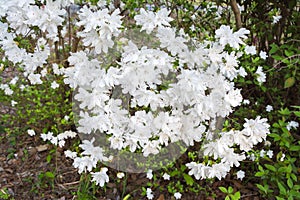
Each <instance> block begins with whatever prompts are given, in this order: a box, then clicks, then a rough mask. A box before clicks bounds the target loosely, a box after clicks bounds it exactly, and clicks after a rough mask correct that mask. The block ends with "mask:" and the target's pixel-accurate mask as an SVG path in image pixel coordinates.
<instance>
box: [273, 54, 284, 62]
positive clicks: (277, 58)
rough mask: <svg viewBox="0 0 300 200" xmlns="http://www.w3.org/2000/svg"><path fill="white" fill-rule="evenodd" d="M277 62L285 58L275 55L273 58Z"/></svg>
mask: <svg viewBox="0 0 300 200" xmlns="http://www.w3.org/2000/svg"><path fill="white" fill-rule="evenodd" d="M272 57H273V58H274V59H275V60H280V61H281V60H283V59H284V58H283V57H282V56H279V55H274V56H272Z"/></svg>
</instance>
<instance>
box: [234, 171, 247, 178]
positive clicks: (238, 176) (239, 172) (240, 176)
mask: <svg viewBox="0 0 300 200" xmlns="http://www.w3.org/2000/svg"><path fill="white" fill-rule="evenodd" d="M236 177H237V178H238V179H241V180H243V178H244V177H245V172H244V171H243V170H239V171H238V172H237V173H236Z"/></svg>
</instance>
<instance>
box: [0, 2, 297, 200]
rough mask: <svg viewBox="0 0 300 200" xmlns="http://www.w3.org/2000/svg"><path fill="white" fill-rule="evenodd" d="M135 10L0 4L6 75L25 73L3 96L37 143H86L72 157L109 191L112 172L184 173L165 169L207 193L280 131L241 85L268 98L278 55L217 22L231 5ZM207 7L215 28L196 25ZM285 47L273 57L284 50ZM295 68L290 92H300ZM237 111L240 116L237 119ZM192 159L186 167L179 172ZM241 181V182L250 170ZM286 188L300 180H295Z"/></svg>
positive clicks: (11, 80)
mask: <svg viewBox="0 0 300 200" xmlns="http://www.w3.org/2000/svg"><path fill="white" fill-rule="evenodd" d="M0 2H1V1H0ZM133 4H134V2H131V1H124V2H119V4H118V5H117V3H116V2H115V4H114V3H112V2H106V1H87V2H85V1H80V2H74V1H63V0H61V1H52V0H49V1H46V2H40V1H34V0H27V1H17V0H16V1H10V2H9V3H7V2H5V3H4V2H1V4H0V8H1V9H2V10H1V12H0V13H1V17H2V20H1V22H0V27H1V34H0V47H1V53H2V61H1V66H2V68H3V69H2V71H8V70H9V69H13V70H14V71H15V72H14V75H17V76H15V77H8V78H3V79H2V83H1V85H0V88H1V92H2V94H3V97H1V98H3V100H5V101H6V102H8V103H10V104H11V106H12V107H13V108H14V109H12V111H11V112H12V113H9V114H7V115H5V116H6V118H7V119H6V121H11V122H12V123H13V124H11V125H16V124H14V122H15V121H18V122H22V123H23V124H26V126H25V128H24V127H22V128H24V130H26V132H28V134H29V135H31V136H33V137H41V138H42V140H44V141H48V142H50V143H52V144H53V145H56V146H59V147H61V148H63V147H64V145H65V143H66V142H67V140H68V138H75V137H76V136H79V137H80V139H81V140H82V142H81V143H80V144H77V148H73V149H71V150H70V149H69V150H67V149H66V150H65V152H64V153H65V156H66V157H68V158H70V159H72V160H73V166H74V167H75V168H77V169H78V173H79V174H85V173H88V174H90V176H91V178H90V179H89V180H91V181H92V182H93V184H95V185H98V186H100V187H105V186H106V184H107V183H108V182H109V181H110V180H111V179H114V178H115V177H114V178H113V177H111V176H109V174H110V172H109V168H111V169H114V170H117V171H119V172H120V173H118V174H116V175H117V176H118V178H119V176H120V177H121V178H122V177H123V176H124V174H122V172H130V173H138V172H147V177H148V178H149V179H152V177H153V174H152V172H153V173H154V170H158V169H162V168H165V170H166V171H168V170H171V171H172V170H173V171H177V172H170V175H169V174H168V173H165V174H164V175H162V176H164V180H168V179H170V176H171V177H176V176H181V175H182V176H183V177H184V180H185V182H186V183H187V184H188V185H190V186H193V187H191V188H193V190H194V191H196V190H200V189H199V188H200V187H199V186H197V185H196V181H197V180H200V179H201V180H202V179H210V180H213V178H217V179H219V180H221V179H222V178H225V177H226V176H227V174H229V173H230V171H231V169H232V168H235V169H236V168H238V167H240V166H241V163H242V162H243V161H245V160H246V159H252V158H251V155H252V154H255V152H256V145H257V144H259V143H262V142H263V141H266V139H267V136H268V135H269V134H270V125H269V123H268V119H267V117H268V116H267V115H265V116H262V115H261V114H260V113H259V110H255V109H253V112H252V113H251V115H249V113H246V112H245V111H244V112H243V108H245V109H246V110H247V109H248V110H250V109H252V108H250V106H247V105H248V104H249V100H248V99H243V95H242V94H243V93H244V92H243V90H242V87H244V88H245V89H246V90H247V89H248V87H250V86H251V85H253V84H254V85H256V88H257V90H261V91H263V92H265V91H266V90H267V89H266V87H265V86H264V84H265V82H266V74H265V72H264V68H263V64H264V63H265V60H266V59H267V57H268V55H267V53H266V52H265V51H264V50H262V49H258V48H257V47H256V46H254V45H253V44H251V43H250V42H249V39H248V36H249V35H252V34H253V33H250V31H249V30H248V29H246V28H240V27H238V28H237V29H233V28H232V27H230V26H229V25H226V24H221V23H219V22H220V21H219V20H218V19H220V18H221V17H222V15H225V14H226V12H225V11H224V10H222V9H221V8H222V7H221V6H217V5H214V4H203V5H201V6H199V7H197V6H194V5H193V4H192V3H184V2H181V3H180V2H179V3H178V4H176V5H174V4H168V2H167V3H166V4H165V5H164V4H162V3H161V4H147V5H144V4H143V3H140V5H135V4H134V5H133ZM138 4H139V3H138ZM139 6H141V7H139ZM178 8H180V9H179V10H180V11H178V13H176V15H174V12H173V11H174V10H176V9H178ZM189 9H190V10H193V9H194V10H195V13H196V11H197V10H199V12H197V14H195V13H194V15H192V16H191V17H189V16H186V15H185V12H183V11H184V10H189ZM240 10H241V8H240ZM128 11H131V13H126V12H128ZM206 11H209V12H212V13H214V14H211V15H207V18H208V19H209V18H213V19H215V20H216V23H214V25H215V27H214V28H212V29H210V30H206V29H208V27H209V26H207V25H203V26H201V24H200V25H198V22H199V23H202V22H203V21H205V18H204V19H200V18H199V16H200V15H201V13H205V12H206ZM216 11H218V12H216ZM201 20H202V21H201ZM276 20H278V18H274V23H275V22H276V23H277V21H276ZM225 22H226V21H225ZM225 22H224V23H225ZM203 24H205V23H204V22H203ZM187 27H189V28H188V29H187ZM203 33H204V34H203ZM250 39H251V38H250ZM276 47H277V46H273V48H274V50H272V52H271V54H274V53H276V52H279V50H278V48H276ZM275 48H276V49H275ZM283 51H284V50H283ZM284 52H285V55H286V56H289V59H287V60H289V63H287V62H284V63H285V64H287V65H288V67H290V68H293V67H294V66H293V64H294V63H295V62H294V61H295V59H296V58H297V56H293V55H294V54H297V53H298V51H297V50H296V48H293V49H292V50H291V49H288V50H286V51H284ZM292 54H293V55H292ZM273 57H274V58H275V59H276V56H273ZM296 69H297V67H295V72H294V73H293V74H292V75H291V77H293V80H291V77H287V79H286V82H287V83H286V84H285V87H286V88H289V87H292V86H293V85H294V84H295V80H296V79H297V78H296V77H297V73H298V72H297V71H296ZM291 82H293V83H291ZM249 98H251V99H250V100H251V102H253V101H256V100H257V101H259V100H260V99H259V98H258V99H255V98H253V97H249ZM261 100H262V99H261ZM32 108H33V109H32ZM49 109H51V110H49ZM236 109H238V116H239V117H240V118H239V119H237V120H236V121H234V120H231V121H230V120H228V119H229V117H230V116H232V115H234V111H235V110H236ZM257 109H260V108H257ZM47 110H49V111H47ZM46 113H47V114H46ZM9 119H10V120H9ZM26 119H27V120H26ZM225 119H227V120H225ZM241 119H242V120H241ZM41 122H42V123H41ZM224 122H225V123H224ZM234 122H235V123H236V124H234ZM295 123H297V122H295ZM6 125H7V124H6ZM294 126H295V124H294ZM20 127H21V126H20ZM275 127H276V125H275ZM35 135H36V136H35ZM37 135H39V136H37ZM270 137H272V138H275V137H276V136H275V135H274V134H270ZM291 142H294V141H291ZM191 148H194V151H191ZM185 152H187V154H188V159H187V162H186V163H181V167H180V170H179V169H177V170H176V169H174V166H173V163H174V162H175V160H176V159H177V158H178V157H179V156H181V155H182V154H184V153H185ZM195 152H198V155H196V154H197V153H195ZM99 166H100V167H99ZM166 166H167V167H166ZM264 166H266V165H264ZM99 168H100V169H99ZM258 169H259V170H262V169H263V168H262V167H261V166H260V167H259V168H258ZM272 171H273V170H272ZM289 173H290V172H289ZM295 173H296V172H295ZM111 174H112V173H111ZM168 176H169V177H168ZM261 176H263V175H261ZM237 177H238V178H241V179H242V178H243V177H244V171H242V170H240V171H238V172H237ZM265 177H267V176H265ZM194 179H195V180H194ZM288 180H293V181H294V182H297V178H296V180H295V178H294V176H291V177H290V178H289V179H288ZM287 184H288V186H289V187H290V183H287ZM293 186H294V185H293ZM157 187H159V186H158V185H156V184H155V180H154V183H153V184H152V185H150V186H149V187H147V188H146V187H144V188H143V195H145V196H146V197H147V198H148V199H152V198H153V197H154V196H153V193H152V189H151V188H153V189H154V188H157ZM258 187H259V188H260V189H261V190H262V188H263V187H264V186H263V185H259V186H258ZM283 187H284V186H283ZM297 187H298V186H297ZM297 187H296V188H295V187H290V189H291V190H293V191H294V190H295V191H296V190H297V189H298V188H297ZM225 189H226V188H225ZM281 190H282V189H281ZM298 190H299V189H298ZM168 191H169V193H171V194H173V195H174V197H175V198H176V199H179V198H181V196H182V194H181V193H183V192H184V189H183V187H182V186H181V183H180V182H179V183H178V184H173V183H170V184H169V185H168ZM224 191H225V190H224ZM227 192H228V191H227ZM229 194H239V193H232V191H231V192H229V193H228V195H229ZM266 194H267V193H266ZM286 194H287V192H286Z"/></svg>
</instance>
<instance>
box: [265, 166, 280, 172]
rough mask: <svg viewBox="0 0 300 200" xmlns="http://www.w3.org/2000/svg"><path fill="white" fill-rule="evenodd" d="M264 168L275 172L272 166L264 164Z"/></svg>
mask: <svg viewBox="0 0 300 200" xmlns="http://www.w3.org/2000/svg"><path fill="white" fill-rule="evenodd" d="M265 167H266V168H267V169H269V170H271V171H273V172H276V171H277V170H276V168H275V167H274V166H273V165H269V164H265Z"/></svg>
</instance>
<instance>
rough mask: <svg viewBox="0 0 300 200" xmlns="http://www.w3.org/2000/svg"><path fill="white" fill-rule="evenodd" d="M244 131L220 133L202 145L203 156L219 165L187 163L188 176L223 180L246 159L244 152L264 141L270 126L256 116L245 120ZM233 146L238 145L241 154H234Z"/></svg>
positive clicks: (265, 120)
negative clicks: (218, 136) (218, 161)
mask: <svg viewBox="0 0 300 200" xmlns="http://www.w3.org/2000/svg"><path fill="white" fill-rule="evenodd" d="M245 120H246V123H245V124H244V129H243V130H241V131H229V132H222V133H220V134H221V137H220V138H218V139H216V140H214V141H210V142H209V143H208V144H205V145H204V156H213V158H214V159H215V160H217V159H221V162H220V163H215V164H213V165H212V166H209V165H205V164H202V163H195V162H191V163H187V164H186V166H187V167H188V168H189V169H190V171H189V174H190V175H194V176H195V178H196V179H197V180H198V179H200V178H201V179H204V178H213V177H217V178H218V179H221V178H224V177H225V176H226V175H227V173H228V172H229V170H230V168H231V167H233V166H236V167H239V166H240V162H241V161H243V160H245V159H246V156H245V155H244V153H245V152H248V151H250V150H251V149H252V148H253V146H254V145H256V144H258V143H259V142H262V141H263V140H266V137H267V134H269V127H270V125H269V124H268V123H267V119H265V118H263V119H261V118H260V116H258V117H257V118H256V119H255V120H253V119H250V120H249V119H245ZM234 145H239V147H240V150H241V152H240V153H235V152H234V148H232V147H233V146H234Z"/></svg>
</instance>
